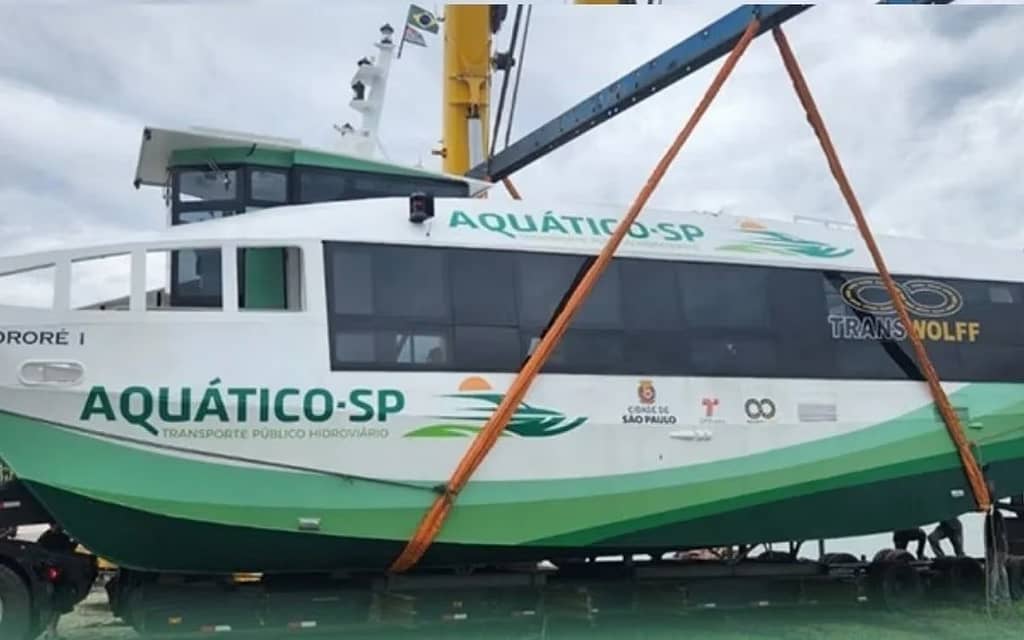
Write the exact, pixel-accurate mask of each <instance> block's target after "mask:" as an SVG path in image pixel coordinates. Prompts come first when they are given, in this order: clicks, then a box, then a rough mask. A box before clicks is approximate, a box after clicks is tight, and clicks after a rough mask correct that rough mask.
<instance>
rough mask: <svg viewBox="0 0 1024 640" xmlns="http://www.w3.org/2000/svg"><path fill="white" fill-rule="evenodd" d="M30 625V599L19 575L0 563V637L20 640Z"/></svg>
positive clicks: (26, 587)
mask: <svg viewBox="0 0 1024 640" xmlns="http://www.w3.org/2000/svg"><path fill="white" fill-rule="evenodd" d="M31 625H32V599H31V598H30V597H29V592H28V586H27V585H26V584H25V581H24V580H22V579H21V576H19V575H18V574H16V573H14V572H13V571H11V570H10V569H8V568H7V567H5V566H2V565H0V638H11V639H12V640H22V638H27V637H28V632H29V627H31Z"/></svg>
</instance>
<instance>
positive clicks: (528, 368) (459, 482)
mask: <svg viewBox="0 0 1024 640" xmlns="http://www.w3.org/2000/svg"><path fill="white" fill-rule="evenodd" d="M759 25H760V22H759V21H758V20H757V19H756V18H755V19H754V20H753V21H752V22H751V23H750V24H749V25H747V30H746V31H744V32H743V35H742V36H741V37H740V39H739V42H737V43H736V47H735V48H734V49H733V50H732V52H731V53H730V54H729V57H728V58H727V59H726V61H725V64H723V65H722V68H721V69H720V70H719V72H718V75H716V76H715V79H714V81H713V82H712V83H711V86H710V87H708V90H707V92H706V93H705V94H704V97H703V98H702V99H701V101H700V104H698V105H697V109H696V110H695V111H694V113H693V115H692V116H690V119H689V120H688V121H687V123H686V126H684V127H683V129H682V131H680V132H679V134H678V135H677V136H676V139H675V141H674V142H673V143H672V146H670V147H669V149H668V151H666V152H665V155H664V156H663V157H662V158H661V162H659V163H658V166H656V167H655V168H654V171H653V172H652V173H651V176H650V177H649V178H648V179H647V183H646V184H644V187H643V189H641V190H640V194H639V195H637V197H636V200H634V201H633V205H632V206H631V207H630V208H629V212H628V213H627V214H626V216H625V217H624V218H623V219H622V220H621V221H619V225H618V226H617V227H616V228H615V232H614V233H613V234H612V236H611V238H609V239H608V243H607V244H606V245H605V246H604V248H603V249H602V250H601V253H600V254H598V256H597V259H595V260H594V262H593V264H591V265H590V268H589V269H588V270H587V272H586V274H585V275H584V276H583V278H582V279H581V280H580V283H579V285H578V286H577V287H576V290H575V291H573V292H572V295H571V296H569V300H568V301H567V302H566V304H565V306H564V307H562V311H561V312H560V313H559V314H558V316H557V317H556V318H555V320H554V322H553V323H552V324H551V328H550V329H549V330H548V332H547V333H545V334H544V336H543V337H541V340H540V344H538V345H537V348H536V349H535V350H534V352H533V355H531V356H530V358H529V359H528V360H527V361H526V364H524V365H523V368H522V370H521V371H520V372H519V375H517V376H516V379H515V380H513V381H512V386H510V387H509V390H508V393H506V394H505V397H504V398H503V399H502V401H501V404H500V405H498V408H497V409H495V410H494V413H493V414H491V418H490V419H489V420H488V421H487V424H485V425H484V427H483V429H481V430H480V432H479V433H478V434H477V435H476V437H475V438H474V439H473V442H472V444H470V446H469V449H467V450H466V453H465V454H464V455H463V457H462V460H461V461H460V462H459V466H458V467H457V468H456V469H455V472H454V473H453V474H452V476H451V479H449V480H448V484H447V485H446V486H445V490H444V493H443V494H441V495H439V496H438V497H437V499H436V500H435V501H434V504H433V505H432V506H431V507H430V510H429V511H427V514H426V515H425V516H424V517H423V520H422V521H421V522H420V524H419V527H417V529H416V533H415V534H414V535H413V537H412V538H411V539H410V540H409V543H408V544H407V545H406V546H405V549H404V550H402V553H401V555H399V556H398V558H397V559H396V560H395V561H394V563H393V564H392V565H391V571H394V572H402V571H407V570H408V569H410V568H411V567H413V566H414V565H415V564H416V563H417V562H418V561H419V559H420V558H421V557H422V556H423V554H424V553H425V552H426V551H427V549H428V548H429V547H430V544H431V543H432V542H433V541H434V538H436V537H437V534H438V533H440V531H441V527H442V526H443V525H444V521H445V518H446V517H447V516H448V512H449V511H451V508H452V505H453V504H454V502H455V498H456V496H458V494H459V491H461V490H462V488H463V487H464V486H466V483H467V482H468V481H469V478H470V476H471V475H472V474H473V472H474V471H475V470H476V468H477V467H479V466H480V463H482V462H483V460H484V457H485V456H486V455H487V453H488V452H489V451H490V450H491V447H493V446H494V443H495V442H497V440H498V437H499V436H500V435H501V432H502V431H503V430H504V429H505V426H506V425H507V424H508V421H509V419H510V418H511V417H512V414H513V412H515V410H516V407H518V406H519V404H520V403H521V402H522V401H523V398H524V397H525V396H526V392H527V391H528V390H529V388H530V384H531V383H533V381H534V379H535V378H536V377H537V374H538V373H539V372H540V370H541V367H543V366H544V364H545V363H546V362H547V360H548V357H549V356H550V355H551V353H552V352H553V351H554V350H555V347H556V346H558V342H559V341H560V340H561V339H562V335H564V334H565V330H566V328H568V326H569V322H570V321H571V320H572V317H573V316H574V315H575V313H576V311H577V310H578V309H579V308H580V306H581V305H582V304H583V301H584V300H586V299H587V296H588V295H589V294H590V291H591V290H592V289H593V288H594V285H595V284H597V279H598V278H599V277H601V274H602V273H603V272H604V270H605V268H606V267H607V266H608V264H609V263H610V262H611V259H612V255H613V254H614V253H615V250H616V249H618V248H619V245H620V244H621V243H622V240H623V238H625V236H626V232H627V231H628V230H629V228H630V226H631V225H632V224H633V222H634V221H635V220H636V218H637V216H638V215H639V214H640V210H641V209H643V207H644V205H645V204H647V200H648V199H649V198H650V197H651V193H652V192H653V191H654V188H655V187H656V186H657V185H658V183H659V182H661V179H662V178H663V177H664V176H665V172H666V171H668V167H669V165H670V164H671V163H672V160H673V159H675V157H676V155H677V154H678V153H679V150H680V149H681V148H682V146H683V143H684V142H686V139H687V138H689V137H690V134H691V133H692V132H693V129H694V127H696V126H697V122H699V121H700V118H701V116H703V115H704V112H705V111H707V109H708V106H710V104H711V101H712V100H714V98H715V96H716V95H717V94H718V91H719V89H721V88H722V85H723V84H724V83H725V79H726V78H728V77H729V74H730V73H731V72H732V70H733V68H734V67H735V66H736V62H737V61H738V60H739V59H740V56H741V55H743V52H744V51H746V49H747V46H748V45H749V44H750V41H751V40H753V38H754V35H755V34H756V33H757V29H758V26H759ZM506 186H508V185H507V184H506Z"/></svg>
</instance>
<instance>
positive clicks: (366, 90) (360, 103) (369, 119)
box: [335, 24, 395, 157]
mask: <svg viewBox="0 0 1024 640" xmlns="http://www.w3.org/2000/svg"><path fill="white" fill-rule="evenodd" d="M393 33H394V29H393V28H392V27H391V25H389V24H385V25H384V26H382V27H381V28H380V34H381V37H380V40H379V41H377V42H375V43H374V45H373V46H375V47H376V48H377V49H378V51H379V52H380V53H379V54H378V55H377V56H375V57H366V58H362V59H360V60H359V61H358V62H357V63H356V72H355V74H354V75H353V76H352V81H351V83H350V87H351V88H352V100H351V101H350V102H349V103H348V104H349V107H351V108H352V109H353V110H355V111H358V112H359V113H361V114H362V116H363V121H362V126H361V127H360V128H359V129H356V128H354V127H353V126H352V125H351V124H349V123H347V122H346V123H345V124H344V125H343V126H341V127H337V126H335V129H337V131H338V133H340V134H341V141H340V142H339V146H340V147H341V150H342V151H345V152H347V153H351V154H354V155H359V156H363V157H373V156H374V155H376V153H377V148H378V146H379V145H380V141H379V137H378V136H379V133H380V132H379V129H380V115H381V112H382V111H383V110H384V98H385V94H386V91H387V85H388V73H389V72H390V71H391V57H392V54H393V52H394V49H395V43H394V41H393V40H392V39H391V36H392V34H393Z"/></svg>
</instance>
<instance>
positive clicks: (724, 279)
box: [679, 263, 771, 328]
mask: <svg viewBox="0 0 1024 640" xmlns="http://www.w3.org/2000/svg"><path fill="white" fill-rule="evenodd" d="M769 271H770V270H768V269H758V268H752V267H736V266H731V265H721V264H692V263H681V264H680V265H679V284H680V286H681V289H682V292H681V293H682V299H683V308H684V310H685V315H686V321H687V323H688V324H689V325H690V326H691V327H715V328H741V327H748V328H749V327H769V326H770V324H771V312H770V306H769V302H768V273H769Z"/></svg>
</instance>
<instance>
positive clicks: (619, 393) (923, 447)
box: [0, 200, 1024, 572]
mask: <svg viewBox="0 0 1024 640" xmlns="http://www.w3.org/2000/svg"><path fill="white" fill-rule="evenodd" d="M457 206H458V207H460V208H461V209H466V210H468V211H469V213H466V212H465V211H463V210H461V209H460V210H458V211H449V212H448V213H443V212H442V213H441V214H440V215H439V218H438V220H439V222H438V224H437V225H436V226H435V227H434V228H433V232H432V234H431V235H430V236H429V237H427V236H425V235H424V232H423V230H422V229H421V228H419V227H410V225H409V224H408V223H407V222H406V221H405V220H404V219H403V217H402V216H403V215H404V211H403V209H402V208H403V207H404V203H403V202H402V201H400V200H399V201H382V202H378V203H367V202H357V203H341V204H336V205H322V206H312V207H301V208H298V209H297V210H294V211H290V212H286V211H281V212H264V213H257V214H251V215H247V216H244V218H247V220H234V221H230V220H229V221H219V222H210V223H204V224H200V225H189V226H186V227H176V228H173V229H170V230H168V231H166V232H163V233H161V234H156V235H153V236H146V237H140V238H137V239H132V240H130V241H126V242H125V243H123V244H122V245H119V246H118V247H116V249H117V250H121V251H125V252H128V253H129V254H130V256H131V262H132V264H133V268H134V267H139V268H142V267H143V266H144V259H143V258H144V257H145V255H144V251H145V250H146V249H148V248H150V247H153V246H156V247H161V248H168V247H178V246H223V247H226V248H227V251H225V255H227V256H233V255H234V253H235V252H234V247H235V246H236V245H235V244H234V243H237V242H238V241H237V240H234V238H245V242H246V246H248V247H253V246H255V247H260V246H267V247H280V246H282V244H284V245H286V246H296V247H299V248H300V249H301V250H302V254H303V264H304V265H305V276H304V279H303V282H302V291H303V292H304V293H303V304H302V307H301V310H299V311H295V312H288V311H281V310H277V311H258V310H245V311H240V310H239V309H238V308H237V304H235V303H234V301H235V300H236V299H237V284H236V279H235V273H234V272H233V271H232V269H233V268H234V266H233V265H232V264H231V263H229V262H228V260H225V261H224V265H225V273H224V278H223V280H224V287H225V288H224V294H223V296H224V300H225V301H226V303H225V308H224V309H223V310H219V309H218V310H216V311H209V310H205V311H200V310H187V309H185V310H167V309H164V310H159V311H152V310H147V309H146V308H145V304H144V303H143V304H139V303H138V302H139V299H140V298H143V297H144V294H145V281H146V280H145V274H144V273H143V274H142V275H139V274H138V273H136V272H135V271H134V270H133V275H132V296H133V297H132V300H133V303H132V305H131V308H130V309H128V310H125V311H99V310H75V309H70V308H68V304H67V285H66V284H63V283H62V282H63V276H62V275H61V274H62V273H64V272H65V271H66V269H67V264H68V263H69V261H71V260H74V259H77V258H81V257H85V256H89V255H109V254H110V253H111V252H112V251H113V249H111V248H109V247H106V248H105V247H100V248H88V249H81V250H72V251H66V252H54V253H52V254H39V255H36V256H29V257H27V258H18V259H8V261H7V262H3V261H0V274H2V273H3V272H4V271H5V269H7V270H8V271H10V270H12V269H17V268H28V267H31V266H33V265H36V264H40V265H49V264H56V265H57V272H58V278H57V279H58V286H57V291H56V298H57V300H58V302H57V304H56V305H55V306H56V307H57V308H55V309H48V310H32V309H13V308H11V307H6V308H2V309H0V314H2V315H0V332H2V335H3V336H4V339H3V341H2V343H0V457H2V458H3V460H4V461H5V462H6V463H7V464H8V465H9V466H10V467H11V468H12V469H13V470H14V471H15V472H16V474H17V475H18V477H19V478H20V479H21V480H23V481H24V482H25V483H26V484H27V485H28V486H29V487H30V488H31V490H32V491H33V492H34V494H35V495H36V496H37V497H38V499H39V500H40V501H41V502H42V503H43V504H44V505H45V506H46V508H47V509H48V510H49V511H50V512H51V513H52V515H53V516H54V517H55V518H56V519H57V520H58V521H59V522H60V524H61V525H63V526H64V527H65V528H66V529H67V530H68V531H69V532H70V533H71V534H72V535H73V536H75V537H76V538H78V539H79V540H80V541H81V542H82V543H83V544H84V545H85V546H87V547H88V548H90V549H91V550H93V551H94V552H96V553H98V554H101V555H102V556H105V557H107V558H109V559H111V560H112V561H114V562H116V563H119V564H121V565H123V566H126V567H133V568H139V569H147V570H160V571H180V572H224V571H246V570H251V571H319V570H332V569H340V568H344V567H366V568H375V569H381V568H384V567H386V566H388V564H389V563H390V562H391V560H393V559H394V557H395V556H396V554H397V553H398V552H399V551H400V549H401V548H402V546H403V545H404V543H405V541H406V540H407V539H408V538H409V537H410V535H411V534H412V533H413V531H414V530H415V528H416V526H417V524H418V523H419V521H420V519H421V517H422V515H423V513H424V511H425V510H426V509H427V508H428V507H429V505H430V504H431V502H432V501H433V499H434V497H435V495H436V494H435V489H436V487H437V486H438V485H440V484H442V483H444V482H445V481H446V480H447V478H448V477H449V475H450V473H451V471H452V469H453V468H454V467H455V466H456V465H457V463H458V461H459V459H460V458H461V456H462V455H463V453H464V452H465V450H466V448H467V446H468V445H469V443H470V442H471V438H472V436H473V434H475V433H476V432H477V431H478V430H479V428H480V427H481V426H482V424H483V423H484V421H485V420H486V418H487V416H488V415H489V414H490V412H491V411H492V410H493V409H494V407H495V406H496V405H497V403H498V402H499V401H500V398H501V394H502V393H503V391H504V390H505V389H506V388H507V387H508V385H509V384H510V383H511V381H512V380H513V377H514V376H513V375H512V374H508V373H504V374H492V373H487V374H481V373H479V372H473V371H465V372H427V371H417V372H414V371H405V372H394V371H379V370H378V371H363V372H361V371H332V370H331V363H330V349H331V348H330V346H329V335H330V327H329V323H328V312H327V300H326V296H325V291H327V290H328V289H329V287H328V283H327V282H326V280H325V276H324V264H323V262H324V258H323V257H324V249H323V243H322V241H323V239H324V238H327V239H331V238H343V239H347V240H348V241H352V242H366V243H386V242H398V243H405V244H433V245H435V246H438V245H444V244H446V243H447V245H448V246H461V247H480V248H494V249H495V250H500V249H501V248H506V249H507V248H509V247H518V248H519V250H524V248H525V250H530V248H531V247H533V249H535V250H538V251H540V250H547V249H548V248H553V250H555V251H566V252H569V251H579V252H583V253H588V252H589V253H593V252H594V251H596V248H597V247H599V246H600V244H601V242H600V241H601V240H602V239H601V238H598V237H596V236H595V237H594V238H590V237H589V236H588V237H587V238H586V242H585V243H584V242H583V240H579V241H573V240H571V239H570V240H566V241H564V242H563V243H562V245H558V244H557V243H555V242H554V241H553V240H551V239H545V238H539V237H531V238H526V239H523V238H519V239H515V238H513V239H507V238H505V237H504V236H503V235H501V234H489V232H488V231H487V230H486V229H482V228H478V227H469V226H467V225H465V224H464V221H465V220H469V219H471V217H472V216H473V215H476V213H479V212H478V211H477V212H476V213H474V211H475V210H473V209H472V208H471V207H476V209H478V210H480V211H485V210H486V209H485V208H486V207H487V206H488V205H487V203H486V202H482V203H472V204H469V205H466V204H458V205H457ZM375 207H376V209H375ZM439 208H440V207H439ZM479 215H480V216H481V218H480V219H486V218H483V217H482V216H487V215H492V216H496V215H498V214H489V213H480V214H479ZM508 215H509V216H511V215H513V214H508ZM545 215H550V212H548V213H547V214H545ZM594 215H595V216H596V217H595V218H594V219H595V220H596V219H601V220H603V219H605V218H607V219H613V218H612V215H613V210H611V209H609V210H604V211H599V212H597V213H596V214H594ZM602 216H603V217H602ZM368 220H373V221H374V222H373V224H367V221H368ZM444 220H448V221H449V225H448V227H444V226H443V224H442V222H443V221H444ZM666 220H667V218H666ZM672 220H675V221H674V222H671V223H670V222H660V223H659V222H658V221H657V220H653V221H649V222H648V224H649V226H650V227H651V228H655V225H661V226H659V227H658V228H662V227H663V228H665V229H670V228H673V229H674V228H676V227H678V228H683V227H679V224H678V219H677V218H672ZM687 220H689V221H690V222H688V223H687V224H686V225H684V227H685V229H686V230H687V231H688V235H687V236H686V238H684V237H683V234H682V233H681V232H677V233H676V236H677V239H675V240H671V241H666V240H661V239H656V240H637V239H631V240H629V241H627V243H626V245H625V246H624V248H623V252H624V253H625V254H627V255H632V256H640V257H643V256H644V255H646V254H645V253H644V252H645V251H648V253H650V255H651V256H654V257H658V256H660V257H662V258H664V257H666V256H667V257H670V258H671V259H692V260H695V261H703V262H709V261H714V260H720V261H721V260H725V261H731V262H742V261H746V262H751V261H754V262H759V263H761V264H767V265H790V266H797V267H800V266H801V265H805V264H812V265H821V264H822V261H823V260H825V261H828V264H829V265H831V266H832V267H833V268H836V269H861V270H866V269H868V267H867V266H866V265H867V264H868V263H867V261H866V257H865V256H863V255H861V254H862V253H863V252H853V251H852V250H843V251H838V250H831V249H829V250H828V251H825V250H823V249H822V247H828V246H829V245H827V244H826V243H825V242H823V241H818V240H817V239H815V240H814V241H810V240H807V241H804V240H801V243H802V244H800V246H795V247H789V245H787V247H786V248H784V249H785V250H784V251H783V253H784V254H786V253H787V252H788V253H789V254H792V255H788V254H787V255H777V253H778V251H780V249H779V245H778V242H780V241H777V240H772V243H771V244H770V246H768V247H767V249H764V248H763V247H762V249H764V250H765V251H769V250H770V252H769V253H768V254H763V253H757V254H755V256H756V260H755V259H752V258H750V255H751V254H750V253H749V252H750V251H752V249H750V247H751V246H753V245H751V244H749V243H748V244H742V245H737V244H735V242H733V240H735V238H737V237H739V238H743V237H746V236H743V233H745V231H744V229H737V228H735V227H733V226H729V227H726V226H724V225H719V226H721V228H716V227H714V225H715V224H719V223H717V222H714V221H709V219H708V218H706V217H690V218H687ZM672 225H675V227H673V226H672ZM698 225H702V226H700V227H699V226H698ZM297 230H298V231H297ZM310 230H312V232H310ZM697 232H699V233H697ZM297 233H300V234H307V233H310V235H296V234H297ZM759 233H760V232H759ZM824 234H825V232H821V234H819V235H822V236H823V237H824ZM776 236H777V237H784V238H786V240H785V241H786V242H787V243H788V242H791V240H790V238H791V236H789V235H785V234H776ZM776 236H773V238H776ZM826 239H827V238H826ZM848 239H849V238H847V240H848ZM691 241H692V242H691ZM705 241H706V242H705ZM645 242H646V243H647V244H645ZM701 242H705V244H704V245H702V244H700V243H701ZM530 243H533V244H532V245H531V244H530ZM687 243H690V244H687ZM691 244H692V246H691ZM897 244H898V243H897ZM492 245H494V246H492ZM563 245H564V246H563ZM648 245H650V246H651V248H650V249H649V250H648V249H646V248H645V247H647V246H648ZM914 246H916V245H906V246H903V247H902V249H901V251H897V252H896V253H899V254H900V255H901V256H902V263H900V262H899V261H896V264H895V265H894V267H893V268H894V270H896V271H903V272H908V271H909V272H913V270H912V267H913V265H914V264H917V260H918V256H917V254H916V253H915V250H914ZM581 247H582V248H581ZM736 247H740V249H742V251H741V250H740V249H736ZM808 247H810V248H808ZM897 248H900V247H897ZM812 249H813V251H812ZM759 251H760V249H759ZM793 252H795V253H793ZM1000 265H1002V266H1000ZM1007 265H1009V261H1007V260H1003V259H1002V258H999V257H998V256H995V257H992V258H991V261H990V266H991V273H992V277H994V278H1000V277H1002V278H1007V279H1010V278H1009V277H1008V276H1007V271H1008V270H1010V268H1011V267H1010V266H1007ZM816 268H817V267H816ZM1013 268H1016V267H1013ZM936 271H937V272H938V273H939V274H940V275H942V272H941V271H938V268H936ZM62 300H63V302H62ZM821 321H822V322H823V323H824V322H826V318H825V317H824V316H823V317H822V319H821ZM825 326H827V325H825ZM936 326H939V325H936ZM942 326H948V327H952V328H951V329H949V330H948V331H949V332H948V333H946V334H939V338H938V339H940V340H944V339H947V338H948V339H949V340H954V339H955V340H961V339H962V340H973V339H974V338H975V337H976V336H975V333H976V332H977V330H978V329H977V326H980V325H978V323H976V322H975V323H961V322H957V323H955V324H953V323H951V324H949V325H942ZM980 330H981V331H982V332H985V331H988V330H989V329H988V327H987V325H986V326H983V327H981V329H980ZM943 331H946V329H943ZM51 365H52V366H53V367H56V368H53V369H52V370H51V369H48V367H51ZM68 371H71V372H72V373H71V374H68ZM75 371H77V374H75V373H74V372H75ZM69 375H70V377H68V376H69ZM945 388H946V389H947V391H948V392H949V393H950V395H951V398H952V401H953V404H954V405H955V406H956V407H957V409H958V410H959V411H960V412H961V413H962V415H963V417H964V423H965V426H966V428H967V431H968V436H969V438H970V439H971V440H972V441H973V442H975V443H976V444H977V454H978V456H979V458H980V459H981V461H982V462H983V464H984V465H985V468H986V471H987V477H988V478H989V479H990V481H991V482H992V483H993V484H994V486H995V492H996V494H997V495H999V496H1007V495H1011V494H1014V493H1021V492H1024V384H1014V383H971V384H964V383H946V384H945ZM526 402H527V403H526V404H525V405H523V406H521V407H520V408H519V411H518V412H517V413H516V416H515V417H514V419H513V421H512V423H511V424H510V425H509V428H508V430H507V432H506V433H505V434H504V437H502V438H501V439H500V440H499V442H498V444H497V446H496V447H495V448H494V450H493V451H492V452H491V454H490V456H489V457H488V458H487V459H486V461H485V462H484V464H483V465H482V466H481V467H480V469H479V470H478V472H477V473H476V475H475V476H474V478H473V480H472V482H470V484H469V485H468V487H467V488H466V489H465V491H464V492H463V493H462V494H461V495H460V496H459V500H458V503H457V506H456V508H455V509H454V510H453V512H452V514H451V517H450V519H449V520H448V522H447V523H446V524H445V526H444V529H443V530H442V532H441V534H440V536H439V538H438V539H437V542H436V544H435V545H434V546H433V547H432V548H431V550H430V551H429V553H428V555H427V556H426V558H425V563H433V564H453V563H460V564H461V563H488V562H499V561H507V560H515V559H520V560H524V559H530V560H539V559H544V558H558V557H565V556H579V555H584V554H586V555H594V554H602V553H614V552H624V551H632V552H644V551H651V552H655V551H662V550H673V549H682V548H687V547H702V546H709V545H721V544H729V543H756V542H765V541H778V540H795V539H812V538H818V537H824V538H828V537H842V536H850V535H857V534H866V533H872V532H879V531H891V530H892V529H894V528H900V527H909V526H915V525H921V524H925V523H928V522H934V521H936V520H939V519H942V518H946V517H949V516H953V515H957V514H961V513H964V512H967V511H969V510H971V509H972V508H973V506H974V505H973V500H972V496H971V493H970V490H969V488H968V485H967V483H966V480H965V477H964V475H963V473H962V471H961V468H960V463H959V460H958V457H957V455H956V453H955V450H954V447H953V445H952V443H951V441H950V438H949V436H948V435H947V433H946V429H945V427H944V425H943V423H942V421H941V419H940V417H939V415H938V413H937V412H936V411H935V409H934V405H933V403H932V401H931V397H930V396H929V393H928V390H927V387H926V386H925V385H924V384H923V383H921V382H917V381H912V380H906V381H886V380H851V379H845V380H838V379H837V380H824V379H787V378H778V377H776V378H771V377H763V378H753V377H751V378H740V377H670V376H663V377H660V376H642V377H641V376H636V377H633V376H628V377H627V376H613V375H582V374H555V373H550V374H543V375H541V376H540V377H539V378H538V380H537V381H536V383H535V384H534V386H533V387H532V388H531V390H530V393H529V395H528V397H527V401H526Z"/></svg>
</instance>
